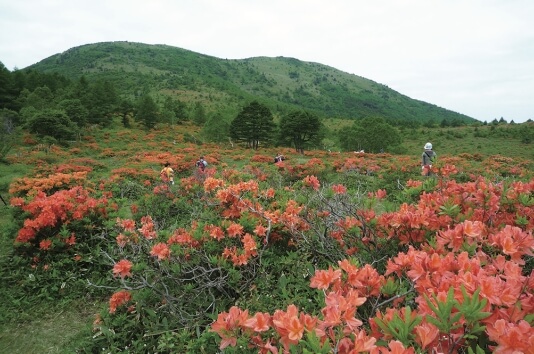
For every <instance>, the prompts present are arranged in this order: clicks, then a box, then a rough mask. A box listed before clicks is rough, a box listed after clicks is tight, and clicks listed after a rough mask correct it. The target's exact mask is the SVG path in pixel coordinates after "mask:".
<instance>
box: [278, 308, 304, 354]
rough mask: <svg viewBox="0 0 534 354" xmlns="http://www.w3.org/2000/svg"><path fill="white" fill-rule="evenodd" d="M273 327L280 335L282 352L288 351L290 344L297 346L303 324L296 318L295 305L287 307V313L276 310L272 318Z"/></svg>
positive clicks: (302, 331) (302, 330)
mask: <svg viewBox="0 0 534 354" xmlns="http://www.w3.org/2000/svg"><path fill="white" fill-rule="evenodd" d="M272 321H273V326H274V328H275V329H276V331H277V332H278V333H279V334H280V337H281V338H280V343H282V344H283V345H284V350H286V351H287V350H289V346H290V345H291V344H297V343H298V342H299V340H300V339H301V338H302V336H303V334H304V324H303V323H301V321H300V320H299V317H298V309H297V307H296V306H295V305H289V306H288V307H287V311H286V312H284V311H282V310H276V311H275V313H274V314H273V317H272Z"/></svg>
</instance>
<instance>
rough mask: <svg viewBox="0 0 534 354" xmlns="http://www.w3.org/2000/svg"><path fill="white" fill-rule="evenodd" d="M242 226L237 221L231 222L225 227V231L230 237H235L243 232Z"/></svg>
mask: <svg viewBox="0 0 534 354" xmlns="http://www.w3.org/2000/svg"><path fill="white" fill-rule="evenodd" d="M243 230H244V228H243V226H242V225H240V224H238V223H234V222H233V223H231V224H230V226H228V227H227V228H226V232H227V233H228V236H230V237H237V236H241V235H242V234H243Z"/></svg>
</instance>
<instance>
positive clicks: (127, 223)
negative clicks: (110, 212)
mask: <svg viewBox="0 0 534 354" xmlns="http://www.w3.org/2000/svg"><path fill="white" fill-rule="evenodd" d="M117 224H119V226H120V227H122V228H123V229H124V231H130V232H134V231H135V221H133V220H131V219H120V218H117Z"/></svg>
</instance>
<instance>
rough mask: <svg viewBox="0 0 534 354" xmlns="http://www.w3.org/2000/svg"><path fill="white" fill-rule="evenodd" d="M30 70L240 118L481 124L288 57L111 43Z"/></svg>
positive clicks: (84, 47)
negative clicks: (255, 108)
mask: <svg viewBox="0 0 534 354" xmlns="http://www.w3.org/2000/svg"><path fill="white" fill-rule="evenodd" d="M23 70H38V71H43V72H47V73H53V72H56V73H58V74H61V75H63V76H65V77H67V78H70V79H72V80H77V79H79V78H80V77H81V76H85V77H86V78H88V79H101V80H108V81H110V82H112V83H113V84H114V85H115V87H116V88H117V90H118V91H119V93H120V94H121V95H122V96H123V97H130V98H135V97H138V96H139V95H141V94H142V93H145V92H150V93H151V94H154V95H157V96H162V97H163V96H172V97H173V98H177V99H179V100H181V101H183V102H186V103H189V104H195V103H199V102H200V103H201V104H202V105H203V106H204V107H205V109H206V112H215V111H218V112H229V113H231V114H234V113H235V112H237V111H238V110H239V109H240V108H241V107H242V106H243V105H244V104H246V102H247V101H250V100H252V99H255V100H258V101H261V102H262V103H264V104H266V105H268V106H269V107H270V108H271V109H272V110H273V112H275V113H278V114H283V113H285V112H288V111H290V110H294V109H306V110H309V111H313V112H315V113H317V114H319V115H320V116H322V117H329V118H345V119H359V118H363V117H368V116H380V117H384V118H386V119H388V120H391V121H410V120H414V121H417V122H427V121H434V122H436V123H437V122H441V121H442V120H444V119H447V120H449V121H460V122H463V123H471V122H476V120H475V119H473V118H471V117H468V116H466V115H463V114H460V113H457V112H453V111H450V110H447V109H444V108H441V107H438V106H436V105H433V104H431V103H427V102H423V101H419V100H414V99H411V98H409V97H407V96H405V95H403V94H401V93H399V92H397V91H395V90H392V89H390V88H388V87H387V86H385V85H382V84H379V83H377V82H374V81H372V80H369V79H366V78H363V77H360V76H357V75H354V74H349V73H345V72H343V71H340V70H337V69H335V68H332V67H329V66H326V65H323V64H319V63H312V62H304V61H301V60H298V59H294V58H286V57H276V58H271V57H256V58H249V59H238V60H237V59H236V60H234V59H232V60H229V59H220V58H216V57H212V56H208V55H203V54H199V53H195V52H192V51H189V50H185V49H181V48H177V47H172V46H167V45H148V44H142V43H132V42H103V43H95V44H87V45H82V46H78V47H74V48H71V49H68V50H66V51H65V52H63V53H59V54H55V55H53V56H51V57H48V58H46V59H44V60H42V61H40V62H38V63H36V64H34V65H32V66H29V67H27V68H25V69H23Z"/></svg>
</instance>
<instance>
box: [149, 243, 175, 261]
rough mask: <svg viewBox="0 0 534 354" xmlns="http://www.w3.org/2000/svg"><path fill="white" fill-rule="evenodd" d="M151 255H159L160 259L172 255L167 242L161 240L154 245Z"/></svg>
mask: <svg viewBox="0 0 534 354" xmlns="http://www.w3.org/2000/svg"><path fill="white" fill-rule="evenodd" d="M150 255H151V256H156V257H158V260H162V259H167V258H169V257H170V255H171V250H170V249H169V246H167V244H165V243H163V242H160V243H157V244H155V245H154V246H153V247H152V250H151V251H150Z"/></svg>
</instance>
